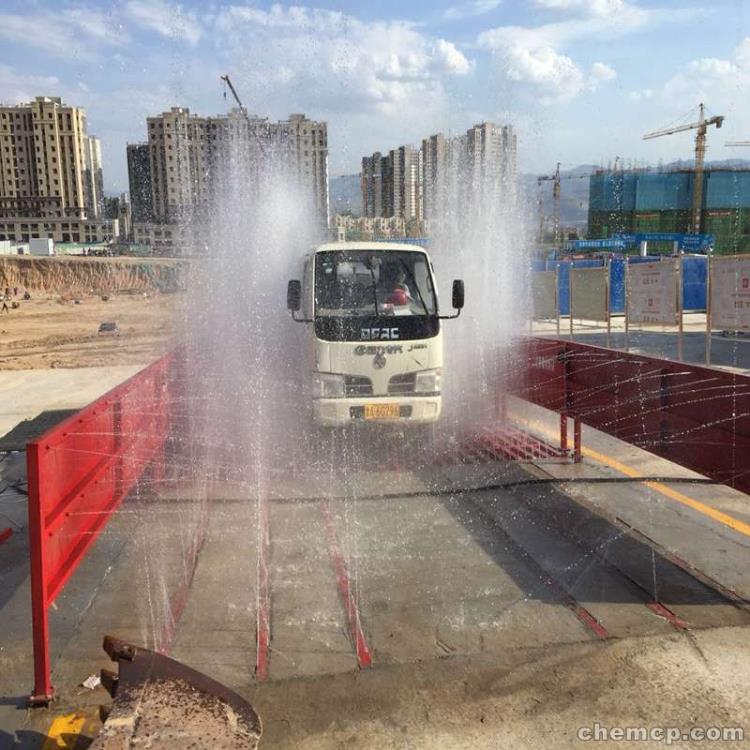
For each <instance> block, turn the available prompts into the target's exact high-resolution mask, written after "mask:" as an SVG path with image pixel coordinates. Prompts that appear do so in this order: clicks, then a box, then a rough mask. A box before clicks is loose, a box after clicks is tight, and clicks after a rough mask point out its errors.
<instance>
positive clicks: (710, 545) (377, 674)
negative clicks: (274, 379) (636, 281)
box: [0, 403, 750, 748]
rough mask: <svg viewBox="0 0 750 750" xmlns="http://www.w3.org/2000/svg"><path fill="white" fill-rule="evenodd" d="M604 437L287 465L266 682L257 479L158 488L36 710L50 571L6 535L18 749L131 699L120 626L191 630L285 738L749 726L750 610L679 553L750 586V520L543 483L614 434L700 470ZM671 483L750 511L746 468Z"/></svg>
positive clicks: (176, 641)
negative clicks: (119, 649) (54, 692)
mask: <svg viewBox="0 0 750 750" xmlns="http://www.w3.org/2000/svg"><path fill="white" fill-rule="evenodd" d="M520 407H521V405H520V404H518V403H515V404H512V410H513V414H514V417H515V418H516V419H517V420H518V421H519V422H526V423H528V424H529V425H530V429H532V430H536V431H537V432H538V433H539V434H542V435H543V434H544V433H545V431H549V430H550V429H552V427H553V426H554V425H555V424H556V423H555V422H554V419H553V418H552V417H550V415H548V414H545V413H544V412H542V411H540V410H536V411H534V410H531V411H530V410H528V409H525V410H524V409H521V408H520ZM584 446H585V447H586V448H587V450H588V451H589V453H588V454H587V455H586V457H585V461H584V464H583V465H579V466H572V465H571V464H568V463H563V462H560V461H557V462H555V461H546V462H544V463H540V464H538V465H536V466H526V467H523V468H522V467H519V466H517V465H512V464H508V463H505V462H499V461H488V462H485V463H478V464H462V463H460V462H459V463H455V464H453V465H444V464H441V465H440V467H438V466H437V465H436V464H435V463H434V462H433V461H431V456H430V455H427V454H424V453H423V454H421V455H419V456H416V460H411V461H410V460H409V458H408V451H404V452H403V453H404V456H406V458H405V459H404V458H403V456H402V460H401V463H400V465H401V469H400V470H399V471H396V470H395V469H394V468H389V467H388V463H387V461H383V462H381V463H380V465H381V466H383V467H384V468H383V469H382V470H381V471H376V472H373V471H364V470H361V467H362V466H364V465H367V466H371V465H372V462H371V461H368V463H367V464H365V463H364V462H363V461H361V457H362V456H364V455H365V454H367V455H368V456H369V457H371V449H372V446H368V449H367V450H363V449H362V450H353V451H352V452H351V455H350V459H349V460H350V462H351V463H350V466H348V467H347V470H346V471H343V472H342V471H341V470H340V469H341V467H332V468H331V470H330V471H329V472H327V473H325V472H324V473H320V472H318V473H316V474H310V473H309V472H307V471H306V470H305V469H304V467H303V468H299V467H298V468H296V469H295V471H294V472H290V471H287V472H286V474H285V476H282V475H281V474H279V475H278V477H277V478H275V479H273V480H272V481H271V482H270V484H269V485H268V497H269V505H268V508H269V526H270V545H269V547H268V555H267V564H268V571H269V584H270V607H271V608H270V616H271V637H272V640H271V644H270V651H269V679H268V681H266V682H264V683H259V682H258V681H257V680H256V677H255V674H254V669H255V664H256V659H257V651H256V624H257V619H258V609H257V605H258V588H257V583H258V575H257V574H258V564H259V556H258V552H259V549H260V548H261V545H260V537H259V534H258V526H259V525H258V517H259V516H258V511H259V505H258V499H257V497H255V493H256V487H257V485H256V484H254V483H248V484H243V483H241V482H232V483H230V482H225V483H218V484H214V485H212V486H211V487H204V486H200V485H196V484H187V485H186V484H184V483H183V484H181V485H167V486H160V487H155V486H148V485H147V486H144V487H142V488H141V491H140V492H139V493H137V494H136V495H135V496H134V497H133V498H131V499H130V500H129V501H128V502H126V503H125V504H124V505H123V506H122V508H121V512H119V513H118V514H117V515H116V516H115V517H114V518H113V519H112V520H111V522H110V523H109V525H108V526H107V527H106V531H105V533H104V534H103V535H102V536H101V537H100V539H99V540H98V542H97V544H96V545H95V546H94V548H93V551H92V553H91V554H90V556H89V557H88V558H87V560H86V561H85V562H84V564H83V565H82V567H81V568H80V569H79V571H78V572H77V573H76V575H75V576H74V577H73V579H72V580H71V582H70V584H69V585H68V587H66V589H65V591H64V593H63V595H62V596H61V598H60V599H59V600H58V603H57V610H56V611H54V612H53V613H52V617H51V628H52V632H53V634H54V638H53V652H54V657H55V670H54V674H53V678H54V681H55V683H56V685H57V688H58V691H59V700H58V702H57V704H56V705H55V706H54V707H53V710H52V712H45V711H37V712H33V713H32V714H30V715H28V716H27V715H26V714H25V713H24V712H23V711H21V710H19V709H18V708H16V707H14V706H13V705H8V704H13V703H15V704H16V705H17V706H20V702H21V700H22V697H23V695H24V694H25V693H26V692H27V691H28V689H29V688H30V675H31V662H30V647H29V630H28V580H27V571H25V568H24V565H25V563H24V559H23V553H24V550H23V540H21V539H20V538H19V539H16V540H15V541H14V545H15V546H14V547H8V548H7V549H5V550H4V549H3V548H2V547H0V565H6V564H7V566H8V567H7V568H6V567H2V568H0V569H2V570H3V571H5V570H10V571H12V572H13V575H12V577H11V578H7V574H6V578H4V581H5V583H4V584H3V586H4V588H3V589H2V592H3V603H4V604H3V607H2V609H1V610H0V632H2V633H3V634H4V635H3V641H4V642H3V643H2V648H3V650H2V651H1V652H0V659H2V662H0V664H2V669H1V670H0V689H1V690H2V693H3V695H5V696H8V699H7V700H6V701H5V703H6V705H5V706H4V707H2V709H1V712H0V730H2V731H4V732H5V733H6V734H0V747H3V745H2V742H3V741H4V740H8V741H9V738H10V737H11V736H13V734H14V733H15V732H18V731H25V732H27V734H25V735H23V736H24V743H25V744H24V745H22V746H29V747H33V746H35V745H34V743H38V742H40V741H41V738H42V737H43V733H44V731H45V730H46V728H47V726H48V725H49V722H50V720H51V718H52V716H53V715H55V714H58V713H65V712H69V711H83V713H84V715H85V716H86V717H87V720H88V721H89V724H88V728H89V729H90V730H91V731H93V729H94V728H95V714H96V711H95V709H96V707H97V706H98V705H99V704H100V703H103V702H106V700H107V698H106V695H105V694H104V693H103V691H102V690H101V688H99V689H97V690H95V691H87V690H85V689H84V688H82V687H80V683H81V682H82V681H83V680H84V679H85V678H86V677H88V676H89V675H90V674H92V673H96V672H97V671H98V670H99V669H100V668H101V667H109V666H110V664H109V663H108V660H107V658H106V657H105V656H104V654H103V652H101V649H100V644H101V638H102V636H103V635H104V634H105V633H112V634H114V635H117V636H120V637H122V638H125V639H128V640H131V641H134V642H137V643H143V644H144V645H146V646H149V647H152V646H154V645H155V644H158V643H161V644H162V645H168V646H169V647H170V650H171V654H172V655H173V656H174V657H175V658H177V659H180V660H183V661H185V662H186V663H187V664H189V665H190V666H192V667H194V668H197V669H200V670H202V671H204V672H206V673H207V674H208V675H210V676H211V677H214V678H215V679H218V680H220V681H222V682H225V683H226V684H227V685H228V686H230V687H232V688H234V689H237V690H238V691H240V692H241V693H242V694H243V695H245V696H247V697H249V698H250V699H251V701H252V702H253V704H254V706H255V708H256V709H257V710H258V712H259V713H260V715H261V717H262V719H263V723H264V727H265V732H264V739H263V741H262V745H261V746H262V747H302V748H333V747H341V746H343V745H347V744H348V745H351V746H353V747H373V748H375V747H419V748H435V747H445V748H448V747H450V748H454V747H468V748H474V747H476V748H480V747H482V748H484V747H486V748H490V747H492V748H497V747H509V748H510V747H513V748H516V747H519V746H522V745H527V746H530V747H539V746H555V747H577V746H578V740H577V738H576V732H577V728H578V727H587V726H591V725H592V724H593V722H594V721H599V722H600V723H601V724H604V725H608V726H620V725H622V726H633V725H644V726H647V727H649V726H667V725H670V726H671V725H679V726H687V725H691V724H698V725H705V726H716V725H722V726H735V725H742V722H743V721H747V720H748V717H750V701H749V700H748V698H747V697H746V696H747V695H750V693H749V692H748V689H747V688H748V687H750V674H749V673H748V670H747V668H746V667H745V666H743V665H746V664H747V663H748V659H747V657H748V655H749V652H750V640H748V635H749V634H750V630H748V626H749V625H750V614H748V612H747V611H746V609H745V608H744V607H743V606H741V605H739V606H738V605H737V604H736V603H732V602H731V601H730V600H729V599H728V598H727V597H726V596H723V595H722V594H720V593H718V592H717V591H716V590H714V589H713V588H711V587H709V586H707V585H705V583H703V582H701V580H698V579H697V578H696V577H695V576H693V575H691V574H690V573H689V572H686V570H685V568H684V567H681V566H680V565H679V564H676V563H675V562H674V561H673V559H672V558H671V557H670V556H671V555H672V554H674V555H675V556H679V558H680V560H681V561H684V562H685V563H687V566H688V567H689V566H694V567H695V568H696V569H697V570H698V571H700V574H701V576H702V577H703V578H704V579H706V580H707V579H712V580H715V581H717V582H718V583H720V584H721V585H723V586H726V587H727V588H731V589H732V590H733V591H734V592H735V593H736V594H737V595H738V596H739V597H745V596H747V595H748V593H750V585H748V583H749V581H748V576H749V575H750V574H748V572H747V571H748V570H750V567H749V566H748V562H750V550H749V547H750V537H748V536H747V535H745V534H743V533H741V532H740V531H737V530H736V529H733V528H730V527H728V526H726V524H724V523H718V522H717V521H716V520H715V519H714V518H713V517H711V516H710V515H706V513H705V512H702V511H699V510H696V509H695V507H691V506H690V505H686V504H685V503H684V502H683V501H676V500H674V498H673V497H670V495H669V493H667V494H664V493H663V492H662V491H661V490H660V489H659V488H657V489H654V488H652V487H650V486H649V487H646V486H644V485H643V484H642V483H630V484H596V485H592V484H588V485H587V484H585V483H572V482H571V483H557V482H547V483H544V484H538V485H529V484H525V482H526V481H527V480H528V479H530V478H537V479H550V478H556V477H557V478H563V479H567V478H573V477H576V478H578V479H581V478H585V477H592V476H593V477H606V476H615V475H618V476H619V475H620V474H621V472H620V473H618V471H617V469H616V468H613V465H608V464H606V463H602V461H600V460H596V459H595V458H594V456H593V453H591V452H594V453H596V455H597V456H599V457H601V456H610V457H617V459H618V461H619V462H620V463H621V464H622V465H627V466H631V467H632V468H633V470H634V471H636V472H643V474H648V475H657V474H658V475H659V476H672V477H684V476H688V475H689V472H686V471H685V470H683V469H681V468H680V467H676V466H674V465H672V464H668V462H665V461H663V460H662V459H658V458H656V457H654V456H651V455H650V454H646V453H645V452H643V451H639V450H638V449H634V448H630V447H629V446H626V445H624V444H622V443H619V442H618V441H611V440H610V439H609V438H606V436H603V435H601V434H600V433H595V432H593V431H584ZM274 476H276V474H274ZM480 487H489V489H484V490H482V489H478V488H480ZM667 487H668V488H671V489H672V490H674V492H679V493H681V495H682V496H683V497H688V496H690V497H693V498H699V501H700V502H699V505H700V506H705V507H710V508H714V509H717V510H720V511H721V512H722V513H725V514H727V515H732V516H733V517H735V518H736V519H738V520H742V519H743V518H745V517H746V515H743V514H746V513H747V508H746V506H745V505H744V504H743V499H744V500H747V498H746V496H744V495H740V494H739V493H735V492H733V491H731V490H728V489H727V488H722V487H716V486H714V485H711V486H703V485H683V484H668V485H667ZM466 488H474V489H473V490H472V491H468V492H467V491H466ZM384 493H387V494H389V497H387V498H384V497H382V495H383V494H384ZM399 493H401V494H399ZM391 494H392V495H393V496H391ZM379 495H381V497H378V496H379ZM206 498H210V501H209V502H206ZM321 498H327V504H324V505H323V506H322V505H321V503H320V499H321ZM696 502H698V500H696ZM206 509H207V515H204V512H205V510H206ZM326 509H327V511H326ZM329 521H330V522H331V523H332V525H333V528H334V529H335V533H336V537H337V541H338V546H339V548H340V552H341V555H342V557H343V559H344V560H345V563H346V569H347V573H348V577H349V580H350V584H351V590H352V591H353V593H354V598H355V601H356V604H357V608H358V613H359V620H360V622H361V626H362V631H363V633H364V636H365V638H366V639H367V644H368V646H369V649H370V651H371V653H372V659H373V665H372V667H371V668H369V669H366V670H359V668H358V666H357V658H356V654H355V651H354V648H353V646H352V642H351V638H350V631H349V627H348V624H347V619H346V616H345V610H344V606H343V604H342V599H341V595H340V588H339V585H338V584H339V581H338V577H337V572H336V569H335V566H334V564H333V562H332V548H331V543H330V539H329V536H328V535H327V533H326V529H327V525H326V524H327V523H328V522H329ZM627 527H633V528H634V529H636V530H637V531H638V532H639V533H636V534H630V533H627ZM196 534H198V535H199V536H200V539H201V546H200V549H199V552H198V554H197V557H195V564H194V565H193V564H192V563H193V558H192V556H191V552H192V551H193V549H194V547H193V542H194V541H195V539H196V538H197V537H196ZM2 555H5V556H6V557H5V560H3V558H2ZM11 555H12V560H11V559H10V558H11ZM175 612H177V613H178V617H177V618H175V617H173V616H172V615H170V613H172V614H174V613H175ZM748 723H749V724H750V722H748ZM746 732H750V726H747V727H746ZM10 746H12V745H10ZM603 746H605V747H606V746H607V745H606V744H604V745H603ZM648 746H649V745H648V744H644V747H648ZM713 746H716V747H721V746H722V745H721V744H712V747H713ZM726 746H727V747H729V746H738V745H737V744H736V743H735V744H734V745H726Z"/></svg>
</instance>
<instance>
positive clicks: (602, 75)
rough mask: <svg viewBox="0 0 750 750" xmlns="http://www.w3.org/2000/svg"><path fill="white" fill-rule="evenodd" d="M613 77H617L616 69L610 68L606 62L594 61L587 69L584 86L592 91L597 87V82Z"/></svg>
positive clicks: (612, 79)
mask: <svg viewBox="0 0 750 750" xmlns="http://www.w3.org/2000/svg"><path fill="white" fill-rule="evenodd" d="M615 78H617V71H616V70H615V69H614V68H611V67H610V66H609V65H607V64H606V63H602V62H595V63H594V64H593V65H592V66H591V70H590V71H589V76H588V80H587V81H586V86H587V88H589V89H591V90H592V91H594V90H595V89H597V88H598V87H599V84H602V83H606V82H607V81H614V79H615Z"/></svg>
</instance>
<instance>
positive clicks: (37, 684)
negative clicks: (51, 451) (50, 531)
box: [26, 443, 55, 706]
mask: <svg viewBox="0 0 750 750" xmlns="http://www.w3.org/2000/svg"><path fill="white" fill-rule="evenodd" d="M39 453H40V451H39V445H38V444H37V443H29V444H28V445H27V446H26V464H27V467H26V475H27V477H28V480H29V559H30V569H31V628H32V642H33V646H34V692H33V694H32V695H31V697H30V698H29V704H30V705H32V706H34V705H36V706H39V705H47V704H48V703H49V702H50V701H51V700H52V697H53V695H54V692H55V691H54V688H53V687H52V676H51V663H50V653H49V621H48V610H47V581H46V580H45V578H46V574H45V549H44V543H45V541H46V539H45V531H44V510H43V508H42V498H41V487H40V481H39V479H40V477H39V471H40V467H39Z"/></svg>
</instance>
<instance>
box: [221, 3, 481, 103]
mask: <svg viewBox="0 0 750 750" xmlns="http://www.w3.org/2000/svg"><path fill="white" fill-rule="evenodd" d="M215 25H216V29H217V31H218V32H219V34H220V36H221V37H222V39H223V46H224V48H225V50H224V51H225V52H226V53H227V55H228V57H229V60H228V63H229V64H231V66H232V70H236V71H237V79H238V81H239V82H240V83H241V85H242V87H243V88H244V89H246V90H247V89H249V90H250V96H251V97H252V100H255V101H258V100H265V101H268V100H269V98H271V99H273V98H274V97H276V96H278V95H279V94H280V91H281V90H283V92H284V93H286V95H287V97H288V96H289V95H293V96H294V98H295V99H296V100H298V101H299V102H300V106H305V105H306V103H309V104H307V106H311V107H314V108H315V109H316V110H318V111H320V110H321V109H323V110H328V111H332V110H333V111H345V112H355V111H356V112H361V113H364V112H368V111H373V110H374V111H377V112H379V113H381V114H387V115H392V116H396V115H399V116H401V117H403V118H408V117H410V116H412V115H413V116H415V117H419V116H424V115H426V114H427V113H429V112H430V111H434V109H435V108H436V107H437V108H439V107H441V106H443V103H444V101H443V100H444V93H445V92H444V81H445V80H446V79H448V78H450V77H455V76H466V75H467V74H468V73H470V72H471V70H472V67H473V62H472V61H471V60H469V59H468V58H467V57H466V56H465V55H464V54H463V52H461V51H460V50H459V49H458V48H457V47H456V46H455V44H453V43H452V42H449V41H447V40H445V39H436V38H433V37H430V36H428V35H427V34H425V33H424V32H423V31H422V30H421V29H420V28H419V27H418V26H416V25H415V24H412V23H408V22H404V21H362V20H360V19H358V18H355V17H353V16H349V15H346V14H344V13H339V12H333V11H328V10H322V9H312V8H305V7H301V6H282V5H279V4H275V5H273V6H271V8H270V9H268V10H261V9H259V8H251V7H247V6H230V7H227V8H224V9H222V10H221V11H220V12H219V14H218V15H217V17H216V19H215ZM269 29H273V33H269ZM233 77H234V76H233Z"/></svg>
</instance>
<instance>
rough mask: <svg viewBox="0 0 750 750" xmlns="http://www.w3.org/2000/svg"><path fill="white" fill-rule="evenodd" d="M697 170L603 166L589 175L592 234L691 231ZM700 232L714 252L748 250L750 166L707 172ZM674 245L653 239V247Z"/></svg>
mask: <svg viewBox="0 0 750 750" xmlns="http://www.w3.org/2000/svg"><path fill="white" fill-rule="evenodd" d="M694 183H695V171H694V170H690V169H684V170H683V169H679V170H673V171H657V170H634V171H607V170H600V171H597V172H596V173H595V174H593V175H591V177H590V179H589V217H588V236H589V237H590V238H592V239H593V238H603V237H610V236H612V235H613V234H618V233H639V232H691V231H693V230H692V226H691V225H692V205H693V196H694ZM702 187H703V190H702V194H701V195H702V200H701V212H700V214H701V216H700V231H701V232H702V233H705V234H712V235H714V237H715V245H714V251H715V252H716V253H722V254H732V253H743V252H750V169H710V168H709V169H706V170H705V171H704V172H703V186H702ZM659 249H663V250H671V247H669V248H667V247H666V246H665V247H664V248H659V246H658V245H656V244H653V245H652V243H650V244H649V250H650V251H652V252H653V251H658V250H659Z"/></svg>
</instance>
